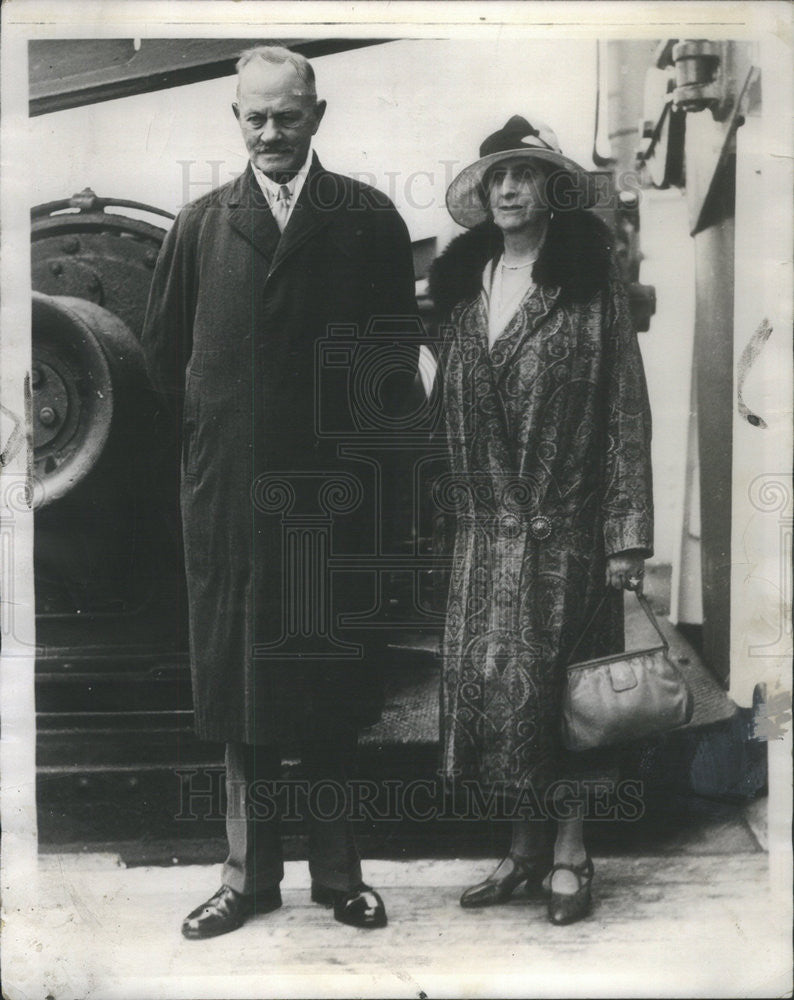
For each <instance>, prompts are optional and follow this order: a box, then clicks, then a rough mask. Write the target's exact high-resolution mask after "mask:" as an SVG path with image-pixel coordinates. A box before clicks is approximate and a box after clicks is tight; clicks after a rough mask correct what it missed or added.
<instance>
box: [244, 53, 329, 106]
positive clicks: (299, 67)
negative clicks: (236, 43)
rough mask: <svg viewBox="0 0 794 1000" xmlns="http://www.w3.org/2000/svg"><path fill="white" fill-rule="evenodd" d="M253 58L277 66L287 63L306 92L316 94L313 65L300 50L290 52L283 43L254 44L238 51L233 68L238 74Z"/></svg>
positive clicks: (314, 95)
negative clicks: (249, 47)
mask: <svg viewBox="0 0 794 1000" xmlns="http://www.w3.org/2000/svg"><path fill="white" fill-rule="evenodd" d="M253 59H261V60H262V61H263V62H269V63H275V64H276V65H277V66H280V65H283V64H284V63H287V62H288V63H289V64H290V65H291V66H292V67H293V69H294V70H295V72H296V73H297V74H298V76H299V77H300V78H301V80H302V81H303V83H304V84H305V86H306V93H307V94H308V95H311V96H313V97H316V96H317V88H316V84H315V80H314V67H313V66H312V64H311V63H310V62H309V60H308V59H307V58H306V56H302V55H301V54H300V52H291V51H290V50H289V49H285V48H284V46H283V45H256V46H254V48H251V49H245V51H244V52H241V53H240V58H239V59H238V60H237V65H236V67H235V69H236V70H237V75H238V76H239V75H240V72H241V70H242V69H243V67H245V66H247V65H248V63H250V62H251V61H252V60H253Z"/></svg>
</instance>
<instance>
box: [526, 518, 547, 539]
mask: <svg viewBox="0 0 794 1000" xmlns="http://www.w3.org/2000/svg"><path fill="white" fill-rule="evenodd" d="M529 532H530V534H531V535H532V537H533V538H537V539H539V540H540V539H543V538H548V537H549V535H550V534H551V521H550V520H549V519H548V518H547V517H545V516H544V515H543V514H538V515H536V516H535V517H533V518H532V520H531V521H530V522H529Z"/></svg>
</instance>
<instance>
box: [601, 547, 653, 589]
mask: <svg viewBox="0 0 794 1000" xmlns="http://www.w3.org/2000/svg"><path fill="white" fill-rule="evenodd" d="M644 565H645V559H644V558H643V556H642V555H641V554H640V550H639V549H628V550H627V551H626V552H616V553H615V555H613V556H608V557H607V573H606V582H607V586H608V587H614V588H615V590H636V591H637V593H638V594H641V593H642V578H643V576H644V575H645V570H644V568H643V567H644Z"/></svg>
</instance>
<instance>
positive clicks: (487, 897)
mask: <svg viewBox="0 0 794 1000" xmlns="http://www.w3.org/2000/svg"><path fill="white" fill-rule="evenodd" d="M546 862H547V859H545V858H541V857H540V856H537V857H531V858H524V857H521V856H519V855H516V854H508V855H507V857H506V858H505V859H504V861H501V862H500V863H499V866H498V867H497V869H496V871H497V872H498V871H499V870H500V869H501V868H503V867H504V866H505V864H507V865H508V868H507V871H506V872H505V873H504V874H503V875H499V876H497V875H496V872H494V874H493V875H489V876H488V878H487V879H485V881H484V882H478V883H477V885H472V886H470V887H469V888H468V889H466V891H465V892H464V893H463V895H462V896H461V897H460V905H461V906H462V907H464V908H465V909H475V908H478V907H482V906H497V905H499V904H500V903H506V902H507V901H508V900H509V899H510V897H511V896H512V895H513V893H514V892H515V890H516V889H517V888H518V887H519V886H520V885H521V884H522V883H524V882H526V883H527V888H528V889H537V887H538V883H539V882H540V878H541V875H542V874H543V873H544V872H545V871H546Z"/></svg>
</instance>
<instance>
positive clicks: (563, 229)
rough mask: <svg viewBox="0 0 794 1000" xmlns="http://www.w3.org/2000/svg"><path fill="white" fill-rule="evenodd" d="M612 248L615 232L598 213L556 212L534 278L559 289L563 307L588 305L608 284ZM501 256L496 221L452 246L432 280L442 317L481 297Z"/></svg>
mask: <svg viewBox="0 0 794 1000" xmlns="http://www.w3.org/2000/svg"><path fill="white" fill-rule="evenodd" d="M612 244H613V236H612V233H611V232H610V230H609V228H608V227H607V225H606V224H605V223H604V222H602V221H601V219H599V218H598V216H596V215H593V213H592V212H586V211H584V210H581V209H579V210H575V211H570V212H559V211H558V212H555V213H554V216H553V217H552V219H551V220H550V222H549V230H548V233H547V235H546V242H545V243H544V244H543V248H542V250H541V252H540V256H539V257H538V259H537V261H535V266H534V267H533V269H532V276H533V278H534V279H535V282H536V283H537V284H538V285H545V286H546V287H550V286H554V285H557V286H559V287H560V289H561V292H560V299H559V301H560V302H561V303H562V304H565V303H571V302H580V303H581V302H588V301H589V300H590V299H591V298H592V297H593V296H594V295H595V294H596V292H598V291H600V290H601V289H602V288H606V286H607V284H608V281H609V271H610V259H611V254H612ZM501 252H502V234H501V232H500V231H499V229H497V227H496V226H495V225H494V224H493V222H491V221H490V220H489V221H488V222H484V223H482V224H481V225H479V226H476V227H475V228H474V229H470V230H469V231H468V232H467V233H463V234H462V235H461V236H457V237H456V238H455V239H454V240H453V241H452V242H451V243H450V244H449V246H448V247H447V248H446V250H444V252H443V253H442V254H441V256H440V257H438V259H437V260H435V261H434V263H433V266H432V267H431V269H430V274H429V280H428V286H429V292H430V295H431V297H432V299H433V302H434V305H435V309H436V311H437V312H438V314H439V315H440V316H449V314H450V313H451V312H452V309H453V307H454V306H455V305H457V303H458V302H461V301H463V300H468V299H472V298H474V297H475V296H477V295H478V294H479V292H480V288H481V284H482V271H483V268H484V267H485V265H486V263H487V262H488V261H489V260H491V259H493V258H495V257H497V256H498V255H499V254H500V253H501Z"/></svg>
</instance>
